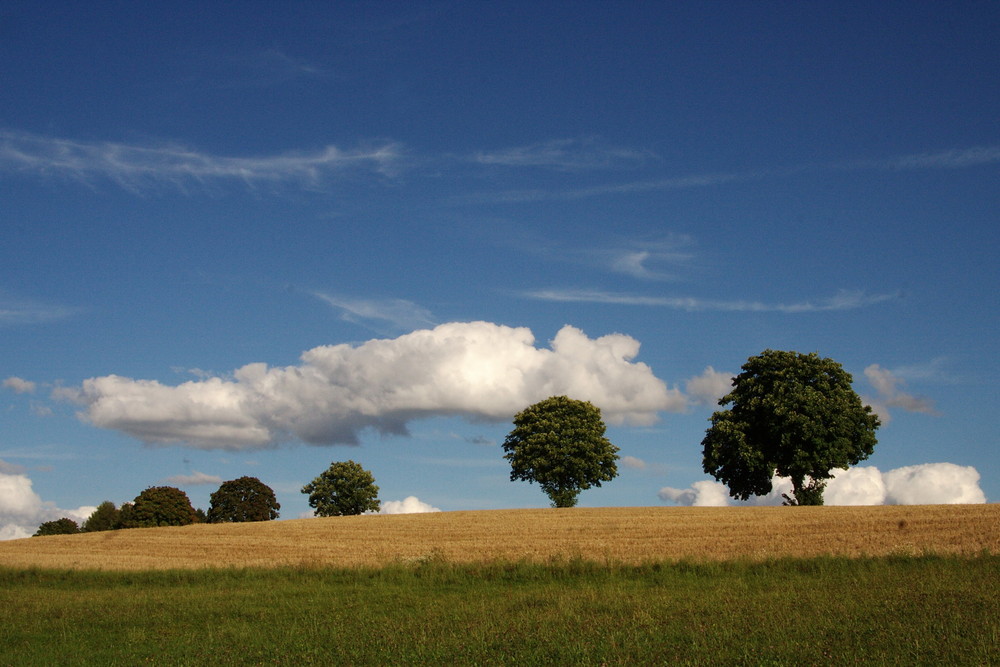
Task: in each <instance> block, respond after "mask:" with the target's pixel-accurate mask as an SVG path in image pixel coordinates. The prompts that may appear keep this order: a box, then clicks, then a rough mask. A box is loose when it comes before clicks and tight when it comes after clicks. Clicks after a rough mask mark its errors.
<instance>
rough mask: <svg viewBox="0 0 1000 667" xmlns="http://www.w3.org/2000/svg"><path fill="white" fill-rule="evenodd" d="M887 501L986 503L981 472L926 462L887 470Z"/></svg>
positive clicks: (963, 467)
mask: <svg viewBox="0 0 1000 667" xmlns="http://www.w3.org/2000/svg"><path fill="white" fill-rule="evenodd" d="M884 479H885V486H886V502H887V503H890V504H893V505H931V504H955V503H985V502H986V495H985V494H984V493H983V490H982V489H981V488H979V471H977V470H976V469H975V468H973V467H972V466H960V465H955V464H954V463H924V464H923V465H915V466H906V467H905V468H896V469H895V470H890V471H889V472H887V473H885V475H884Z"/></svg>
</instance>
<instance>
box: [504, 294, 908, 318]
mask: <svg viewBox="0 0 1000 667" xmlns="http://www.w3.org/2000/svg"><path fill="white" fill-rule="evenodd" d="M523 295H524V296H525V297H527V298H529V299H537V300H540V301H559V302H567V303H608V304H616V305H623V306H657V307H661V308H673V309H675V310H686V311H690V312H702V311H721V312H753V313H768V312H773V313H789V314H795V313H816V312H824V311H840V310H855V309H857V308H865V307H867V306H872V305H875V304H877V303H882V302H885V301H890V300H892V299H896V298H898V295H897V294H872V295H869V294H865V293H864V292H860V291H856V290H841V291H839V292H837V293H836V294H835V295H833V296H831V297H826V298H824V299H820V300H818V301H801V302H798V303H764V302H761V301H719V300H712V299H699V298H697V297H661V296H643V295H637V294H626V293H622V292H605V291H600V290H581V289H539V290H529V291H527V292H523Z"/></svg>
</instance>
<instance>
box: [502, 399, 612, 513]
mask: <svg viewBox="0 0 1000 667" xmlns="http://www.w3.org/2000/svg"><path fill="white" fill-rule="evenodd" d="M604 431H605V426H604V421H603V420H602V419H601V410H600V409H599V408H598V407H596V406H595V405H593V404H591V403H589V402H587V401H578V400H575V399H572V398H568V397H566V396H552V397H550V398H547V399H545V400H544V401H539V402H538V403H535V404H534V405H531V406H529V407H527V408H525V409H524V410H522V411H521V412H519V413H517V415H516V416H515V417H514V429H513V430H512V431H511V432H510V433H509V434H508V435H507V438H506V439H505V440H504V443H503V448H504V451H505V452H506V454H504V458H505V459H507V460H508V461H510V467H511V471H510V479H511V481H516V480H521V481H525V482H529V483H534V482H537V483H538V485H539V486H540V487H541V488H542V491H543V492H545V494H546V495H547V496H548V497H549V499H550V500H551V501H552V506H553V507H573V506H574V505H576V502H577V496H578V495H579V494H580V492H581V491H583V490H585V489H589V488H590V487H592V486H600V485H601V482H609V481H611V480H612V479H614V478H615V477H616V476H617V475H618V465H617V460H618V447H615V446H614V445H613V444H611V442H610V441H609V440H608V439H607V438H605V437H604Z"/></svg>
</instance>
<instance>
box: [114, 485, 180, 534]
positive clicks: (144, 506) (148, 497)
mask: <svg viewBox="0 0 1000 667" xmlns="http://www.w3.org/2000/svg"><path fill="white" fill-rule="evenodd" d="M122 509H123V510H124V508H122ZM131 515H132V516H131V523H132V524H133V525H134V526H135V527H137V528H148V527H153V526H186V525H188V524H191V523H194V522H195V513H194V508H193V507H191V501H190V500H189V499H188V497H187V494H186V493H184V492H183V491H181V490H180V489H178V488H175V487H173V486H151V487H149V488H148V489H146V490H145V491H143V492H142V493H140V494H139V495H138V496H136V497H135V503H134V505H133V506H132V510H131ZM126 527H132V526H126Z"/></svg>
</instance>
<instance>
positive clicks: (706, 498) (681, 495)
mask: <svg viewBox="0 0 1000 667" xmlns="http://www.w3.org/2000/svg"><path fill="white" fill-rule="evenodd" d="M657 495H658V496H659V497H660V500H669V501H671V502H674V503H677V504H678V505H687V506H690V507H724V506H726V505H728V504H729V489H727V488H726V485H725V484H720V483H719V482H713V481H710V480H701V481H698V482H695V483H694V484H692V485H691V487H690V488H687V489H675V488H673V487H672V486H665V487H663V488H662V489H660V492H659V493H658V494H657Z"/></svg>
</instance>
